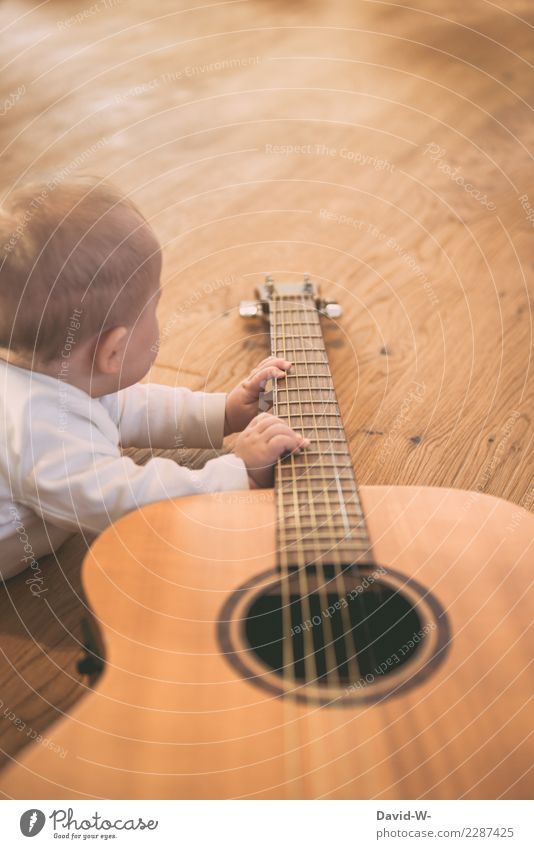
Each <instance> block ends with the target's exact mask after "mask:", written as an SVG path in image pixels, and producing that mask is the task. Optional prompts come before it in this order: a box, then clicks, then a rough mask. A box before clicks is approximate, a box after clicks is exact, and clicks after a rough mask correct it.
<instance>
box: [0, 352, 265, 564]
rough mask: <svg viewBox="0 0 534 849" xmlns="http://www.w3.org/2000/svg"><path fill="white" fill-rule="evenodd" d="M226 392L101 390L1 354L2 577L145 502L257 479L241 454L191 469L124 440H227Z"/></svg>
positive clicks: (192, 444)
mask: <svg viewBox="0 0 534 849" xmlns="http://www.w3.org/2000/svg"><path fill="white" fill-rule="evenodd" d="M225 399H226V396H225V394H224V393H205V392H192V391H191V390H189V389H181V388H171V387H168V386H162V385H159V384H136V385H134V386H130V387H128V388H127V389H122V390H120V391H119V392H117V393H116V394H113V395H106V396H104V397H102V398H91V397H90V396H89V395H88V394H87V393H86V392H84V391H83V390H81V389H78V388H76V387H74V386H71V385H70V384H68V383H66V382H65V381H63V380H60V379H57V378H55V377H50V376H48V375H44V374H41V373H39V372H32V371H29V370H27V369H23V368H18V367H16V366H13V365H10V364H8V363H6V362H3V361H2V362H0V414H1V419H0V429H1V437H0V439H1V445H0V578H9V577H11V576H12V575H16V574H17V573H18V572H21V571H22V570H23V569H25V568H27V567H28V566H30V567H31V568H32V569H34V570H35V569H36V565H35V564H36V560H37V559H38V558H39V557H42V556H43V555H44V554H48V553H50V552H51V551H54V550H56V549H57V548H58V547H59V546H60V545H61V543H62V542H63V541H64V540H65V539H66V538H67V537H68V536H70V535H71V534H72V533H75V532H77V531H83V532H84V533H88V534H91V535H92V534H95V533H99V532H100V531H102V530H104V528H106V527H107V526H108V525H109V524H110V523H111V522H113V521H115V520H116V519H118V518H119V517H120V516H123V515H124V514H125V513H128V512H129V511H130V510H133V509H135V508H137V507H140V506H141V505H143V504H149V503H151V502H153V501H159V500H161V499H164V498H174V497H175V496H179V495H193V494H198V493H201V492H215V491H220V490H231V489H248V485H249V484H248V477H247V472H246V467H245V464H244V463H243V461H242V460H241V459H240V458H238V457H236V456H235V455H234V454H225V455H223V456H221V457H217V458H216V459H214V460H210V461H209V462H208V463H206V465H205V466H204V468H203V469H201V470H199V471H191V470H190V469H186V468H184V467H182V466H179V465H178V464H177V463H175V462H174V460H170V459H165V458H158V457H155V458H153V459H151V460H149V462H148V463H147V464H146V465H145V466H138V465H137V464H136V463H134V462H133V460H131V459H130V458H128V457H124V456H122V454H121V450H120V449H121V446H122V447H128V446H137V447H145V446H150V447H152V448H172V447H176V448H179V447H182V446H184V447H189V448H218V447H220V445H221V444H222V441H223V436H224V407H225Z"/></svg>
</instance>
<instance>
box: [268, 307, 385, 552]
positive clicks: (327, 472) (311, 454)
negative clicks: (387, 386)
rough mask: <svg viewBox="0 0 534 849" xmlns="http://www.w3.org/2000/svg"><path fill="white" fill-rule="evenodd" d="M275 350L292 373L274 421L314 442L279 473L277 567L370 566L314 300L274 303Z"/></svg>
mask: <svg viewBox="0 0 534 849" xmlns="http://www.w3.org/2000/svg"><path fill="white" fill-rule="evenodd" d="M270 321H271V350H272V353H273V354H274V355H275V356H279V357H284V358H286V359H288V360H291V361H292V363H293V368H292V369H291V371H290V372H289V374H288V375H287V376H286V377H285V378H284V379H282V380H279V381H278V382H277V383H276V385H275V387H274V392H273V413H274V414H275V415H277V416H280V418H282V419H284V420H285V421H287V422H288V424H289V425H291V427H292V428H294V429H295V430H298V431H300V432H301V433H302V434H303V435H304V436H307V437H308V438H309V439H310V440H311V445H310V447H309V448H307V449H306V450H305V451H303V452H302V453H301V454H300V455H294V456H291V457H288V458H286V459H284V460H281V461H279V462H278V464H277V469H276V483H275V488H276V499H277V508H278V550H279V553H280V560H281V563H280V565H282V566H286V567H288V566H289V567H291V566H301V565H305V564H306V565H308V564H319V565H330V564H332V565H339V564H343V565H345V564H349V563H353V562H360V563H361V562H369V560H370V543H369V537H368V534H367V528H366V524H365V518H364V515H363V510H362V506H361V502H360V498H359V494H358V488H357V485H356V480H355V477H354V473H353V469H352V462H351V457H350V452H349V447H348V445H347V440H346V436H345V430H344V427H343V421H342V419H341V414H340V411H339V406H338V402H337V397H336V393H335V389H334V384H333V382H332V375H331V373H330V366H329V364H328V357H327V355H326V350H325V345H324V340H323V334H322V331H321V325H320V319H319V314H318V312H317V308H316V305H315V302H314V299H313V297H311V296H310V297H306V296H305V295H301V296H295V297H289V296H288V297H285V296H284V297H274V298H273V299H272V300H271V302H270Z"/></svg>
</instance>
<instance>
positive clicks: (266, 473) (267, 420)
mask: <svg viewBox="0 0 534 849" xmlns="http://www.w3.org/2000/svg"><path fill="white" fill-rule="evenodd" d="M309 444H310V440H309V439H305V438H304V437H303V436H302V434H300V433H296V432H295V431H294V430H292V429H291V428H290V427H289V425H287V424H286V423H285V422H283V421H282V419H279V418H277V417H276V416H272V415H271V414H270V413H260V415H259V416H256V418H255V419H253V420H252V421H251V423H250V424H249V426H248V427H247V428H246V429H245V430H244V431H243V433H242V434H240V435H239V437H238V438H237V441H236V445H235V448H234V453H235V454H237V456H238V457H241V459H242V460H243V462H244V463H245V466H246V467H247V472H248V477H249V480H250V483H251V486H252V488H255V487H263V486H272V484H273V465H274V464H275V463H276V461H277V460H278V458H279V457H280V456H281V455H282V454H295V453H298V452H299V451H301V449H302V448H307V447H308V445H309Z"/></svg>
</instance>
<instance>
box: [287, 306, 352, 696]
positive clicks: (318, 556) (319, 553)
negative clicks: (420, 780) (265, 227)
mask: <svg viewBox="0 0 534 849" xmlns="http://www.w3.org/2000/svg"><path fill="white" fill-rule="evenodd" d="M284 309H285V308H284ZM303 324H304V322H303V320H302V317H301V322H300V325H301V328H302V325H303ZM291 326H292V329H293V328H294V327H295V322H294V321H293V320H291ZM301 328H299V329H301ZM292 338H295V335H294V334H292ZM291 377H293V378H294V379H295V381H296V387H297V397H298V401H297V410H298V414H299V415H300V430H301V432H302V433H304V430H305V426H304V416H303V410H302V402H301V396H300V374H295V373H294V374H293V375H291V374H290V375H288V376H287V377H286V381H287V380H289V379H290V378H291ZM288 410H289V405H288ZM316 433H317V430H316ZM304 471H305V476H306V484H307V490H308V504H309V507H310V512H311V522H312V525H313V526H314V531H313V532H312V534H311V540H310V541H311V544H312V548H313V549H314V554H315V558H314V560H315V562H316V564H317V569H319V568H320V569H321V573H322V586H323V587H324V588H325V590H324V593H323V592H322V591H321V585H320V583H319V580H318V579H317V575H316V591H317V596H318V599H319V610H320V613H321V620H322V621H321V623H320V625H321V628H322V629H323V628H324V624H323V623H324V621H325V619H326V622H327V623H328V628H327V630H328V631H329V636H330V639H327V640H323V643H324V651H325V672H324V681H325V683H326V684H328V678H329V674H330V672H331V673H332V674H335V673H336V672H337V673H338V674H337V678H338V683H341V677H340V673H339V668H338V666H337V664H336V652H335V645H334V631H333V628H332V622H331V619H330V617H328V616H326V617H325V615H324V614H325V611H327V610H328V590H327V589H326V587H327V581H326V570H325V567H324V563H323V562H322V557H323V550H322V547H321V546H320V545H319V541H318V534H317V533H316V530H317V529H318V520H317V517H316V513H315V504H314V499H313V488H312V485H311V480H310V464H309V463H307V462H305V463H304ZM296 483H297V481H296V480H295V481H294V484H295V486H294V490H295V492H297V493H298V488H297V486H296ZM301 508H302V505H301V504H300V503H299V500H298V494H297V507H296V509H297V510H298V513H299V523H300V513H301ZM300 532H301V533H302V526H301V525H300ZM307 536H309V534H308V535H307ZM307 566H308V563H307V558H306V556H305V557H304V563H303V567H302V568H303V569H304V570H305V573H306V570H307ZM310 606H311V605H310ZM312 626H313V627H316V626H315V623H314V622H313V620H312ZM316 666H318V662H317V660H316ZM317 684H319V680H317Z"/></svg>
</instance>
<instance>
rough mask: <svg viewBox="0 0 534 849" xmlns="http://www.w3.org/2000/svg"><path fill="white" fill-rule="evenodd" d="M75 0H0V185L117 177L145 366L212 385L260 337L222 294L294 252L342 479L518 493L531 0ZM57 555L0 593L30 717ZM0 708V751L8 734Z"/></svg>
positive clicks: (34, 720) (527, 417) (242, 287)
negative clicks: (92, 0) (147, 230)
mask: <svg viewBox="0 0 534 849" xmlns="http://www.w3.org/2000/svg"><path fill="white" fill-rule="evenodd" d="M189 7H191V8H189ZM91 8H93V4H89V3H87V4H84V3H83V2H82V0H78V2H74V0H63V2H48V3H45V4H39V5H35V6H31V7H28V6H27V4H24V3H22V2H20V0H6V2H4V3H3V4H2V6H1V8H0V27H1V28H2V30H3V34H2V48H1V49H2V74H1V76H0V92H1V93H0V113H1V118H0V162H1V166H2V168H1V174H2V185H1V187H0V189H1V192H2V196H4V195H5V194H7V193H8V192H9V191H10V190H11V189H12V188H13V187H14V186H16V185H17V184H18V183H19V182H20V181H23V180H25V179H28V178H33V177H40V176H43V175H45V176H50V175H52V174H57V173H58V172H62V173H64V174H65V175H68V174H71V173H72V174H74V173H80V172H84V171H85V172H90V173H98V174H101V175H102V176H104V177H107V178H109V179H111V180H113V181H115V182H116V183H118V184H119V185H120V186H121V187H122V188H123V189H124V190H125V191H128V192H131V193H132V196H133V197H134V198H135V200H136V201H137V202H138V203H139V204H140V205H141V207H142V208H143V210H144V211H145V212H146V214H147V215H148V216H149V218H150V219H151V221H152V223H153V225H154V227H155V229H156V231H157V233H158V235H159V237H160V239H161V241H162V243H163V245H164V254H165V261H164V273H163V283H164V296H163V299H162V302H161V315H160V318H161V327H162V347H161V351H160V355H159V357H158V360H157V363H156V365H155V367H154V368H153V370H152V373H151V375H150V379H152V380H160V381H162V382H165V383H170V384H174V383H176V384H185V385H188V386H190V387H192V388H196V389H202V388H205V387H207V388H209V389H213V390H219V389H226V388H228V387H230V386H232V385H233V384H234V383H235V382H236V381H237V380H239V379H240V378H241V377H242V375H243V374H244V373H246V372H247V370H248V369H250V368H251V367H252V366H253V365H255V363H256V362H257V361H258V360H259V359H261V358H263V357H264V356H265V354H266V352H267V350H268V338H267V334H266V330H265V328H262V327H260V326H258V325H255V324H253V323H248V324H243V323H242V322H241V321H240V319H239V318H238V316H237V311H236V308H237V305H238V302H239V299H240V298H246V297H251V291H252V289H253V287H254V285H255V284H256V283H257V282H258V281H260V280H261V279H262V277H263V274H264V273H265V272H267V271H269V272H272V273H273V274H275V275H276V276H277V277H288V278H289V279H300V278H301V276H302V273H303V272H309V273H310V274H311V275H312V277H313V278H314V279H315V280H317V281H319V282H320V283H321V285H322V286H323V289H324V291H325V293H327V294H328V295H329V296H333V297H337V298H338V299H339V300H340V302H341V303H342V304H343V306H344V309H345V314H344V316H343V318H342V319H341V321H340V322H339V326H337V327H336V326H332V327H330V328H329V329H328V330H327V345H328V350H329V354H330V359H331V365H332V371H333V375H334V380H335V384H336V389H337V392H338V396H339V399H340V405H341V408H342V412H343V415H344V419H345V424H346V427H347V431H348V435H349V441H350V448H351V454H352V457H353V460H354V464H355V469H356V473H357V476H358V478H359V480H360V481H361V482H362V483H364V484H367V485H373V486H374V485H391V484H398V485H411V484H413V485H426V486H443V487H456V488H463V489H472V490H475V491H479V492H487V493H490V494H493V495H497V496H500V497H503V498H506V499H508V500H510V501H512V502H515V503H516V504H519V505H522V506H523V507H524V508H526V509H527V510H531V509H532V507H533V506H534V485H533V482H532V480H533V472H534V460H533V452H532V436H533V424H532V414H533V394H534V382H533V376H532V367H531V351H532V306H531V297H532V270H533V260H534V256H533V254H534V238H533V237H534V233H533V229H532V223H531V221H529V220H528V207H526V206H525V203H530V204H531V205H532V206H534V174H533V166H532V157H531V153H530V151H531V150H532V147H533V143H534V122H533V121H532V106H533V99H534V95H533V92H534V86H533V84H532V83H533V73H532V63H533V60H534V41H533V39H532V25H533V23H534V17H533V11H532V8H531V4H529V3H527V2H524V0H513V2H510V3H507V4H502V3H501V5H500V6H499V3H491V4H489V3H486V2H483V0H475V2H472V3H460V2H459V0H445V2H442V3H440V4H439V12H438V11H435V10H434V9H433V8H432V9H431V8H429V7H428V6H427V4H423V3H420V2H418V0H412V2H410V3H408V2H406V3H396V4H387V3H378V2H348V0H333V2H330V3H328V4H326V3H321V2H313V3H306V4H303V3H299V2H294V3H286V2H276V0H254V2H231V3H215V4H209V6H207V7H206V8H202V6H200V7H199V5H197V4H185V3H176V2H172V3H171V2H170V0H162V2H159V3H158V4H157V8H155V7H154V5H153V4H148V3H142V2H139V3H135V4H125V3H118V4H116V5H113V4H108V5H107V6H106V7H105V8H104V9H101V10H100V11H98V12H91V11H90V9H91ZM84 10H85V14H84ZM75 16H78V17H75ZM276 145H278V146H284V145H285V146H286V147H287V146H293V148H292V150H290V151H288V150H287V149H286V150H285V151H284V150H283V148H278V150H277V149H276V148H275V147H274V146H276ZM299 145H300V146H301V148H300V150H295V147H294V146H299ZM428 145H433V146H434V147H432V148H428ZM302 146H304V147H302ZM307 146H310V147H309V148H308V147H307ZM316 146H318V147H316ZM433 157H434V158H433ZM455 169H457V170H455ZM451 175H452V176H451ZM460 177H461V178H462V179H463V180H464V183H461V182H460V181H459V178H460ZM466 184H469V186H470V187H471V189H470V190H469V191H468V190H467V189H466ZM524 195H526V196H527V198H528V199H529V200H527V201H526V202H525V201H523V205H522V203H521V202H520V198H521V197H523V196H524ZM484 198H485V200H484ZM417 387H423V388H422V389H421V391H420V392H417ZM419 396H421V397H420V399H419ZM228 444H229V446H231V441H229V443H228ZM78 559H79V558H78ZM60 561H61V563H60V565H58V564H53V563H50V562H49V563H47V564H46V568H47V572H48V575H49V581H50V586H51V588H52V587H53V595H54V603H53V605H51V606H50V607H51V609H50V610H49V609H48V608H46V610H45V609H44V608H43V610H40V611H39V612H38V613H37V612H36V611H35V606H34V604H33V602H32V600H31V599H30V598H29V594H28V593H27V592H26V591H25V590H26V589H27V588H26V587H25V586H24V584H23V579H22V578H17V579H15V581H13V582H10V584H9V585H8V587H6V588H4V589H3V590H2V596H1V600H0V622H1V623H2V624H1V628H2V641H1V647H2V652H3V656H2V663H1V664H0V667H1V668H0V683H1V685H2V693H3V694H5V693H7V694H8V695H7V698H6V697H5V696H4V695H3V696H2V698H3V699H4V701H5V703H6V706H8V707H9V708H10V710H12V711H13V710H14V711H15V713H16V714H17V716H19V717H20V718H21V720H22V721H27V722H28V723H29V724H30V725H31V727H32V728H35V729H36V730H37V731H40V732H42V733H44V732H45V729H46V728H47V725H48V724H49V722H50V721H51V720H52V719H54V718H56V717H57V716H58V715H60V714H61V712H62V711H64V710H66V709H68V708H69V707H70V706H71V704H72V702H73V701H74V699H75V698H76V697H77V696H79V695H80V694H82V693H83V692H84V691H85V683H81V682H80V680H79V676H78V675H77V673H76V661H77V659H78V658H79V639H80V631H79V623H80V620H81V618H82V616H83V615H84V605H83V603H82V602H81V601H80V598H79V592H78V588H79V566H78V565H77V558H76V557H74V556H73V557H70V556H68V555H67V553H66V552H63V553H62V556H61V558H60ZM73 588H74V589H73ZM30 602H31V603H30ZM55 610H58V611H60V613H58V614H56V613H55V612H54V611H55ZM41 617H42V618H41ZM36 643H37V644H38V647H37V645H36ZM0 718H1V723H0V725H1V730H0V748H1V749H2V750H3V751H5V753H6V755H5V757H9V756H11V755H13V754H14V752H15V751H16V750H17V749H18V748H19V747H20V746H21V745H22V743H23V742H27V741H28V738H26V739H25V738H24V736H23V734H22V733H21V732H19V731H18V730H17V729H16V728H15V727H14V725H13V722H11V721H6V720H5V717H3V716H2V717H0Z"/></svg>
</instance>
